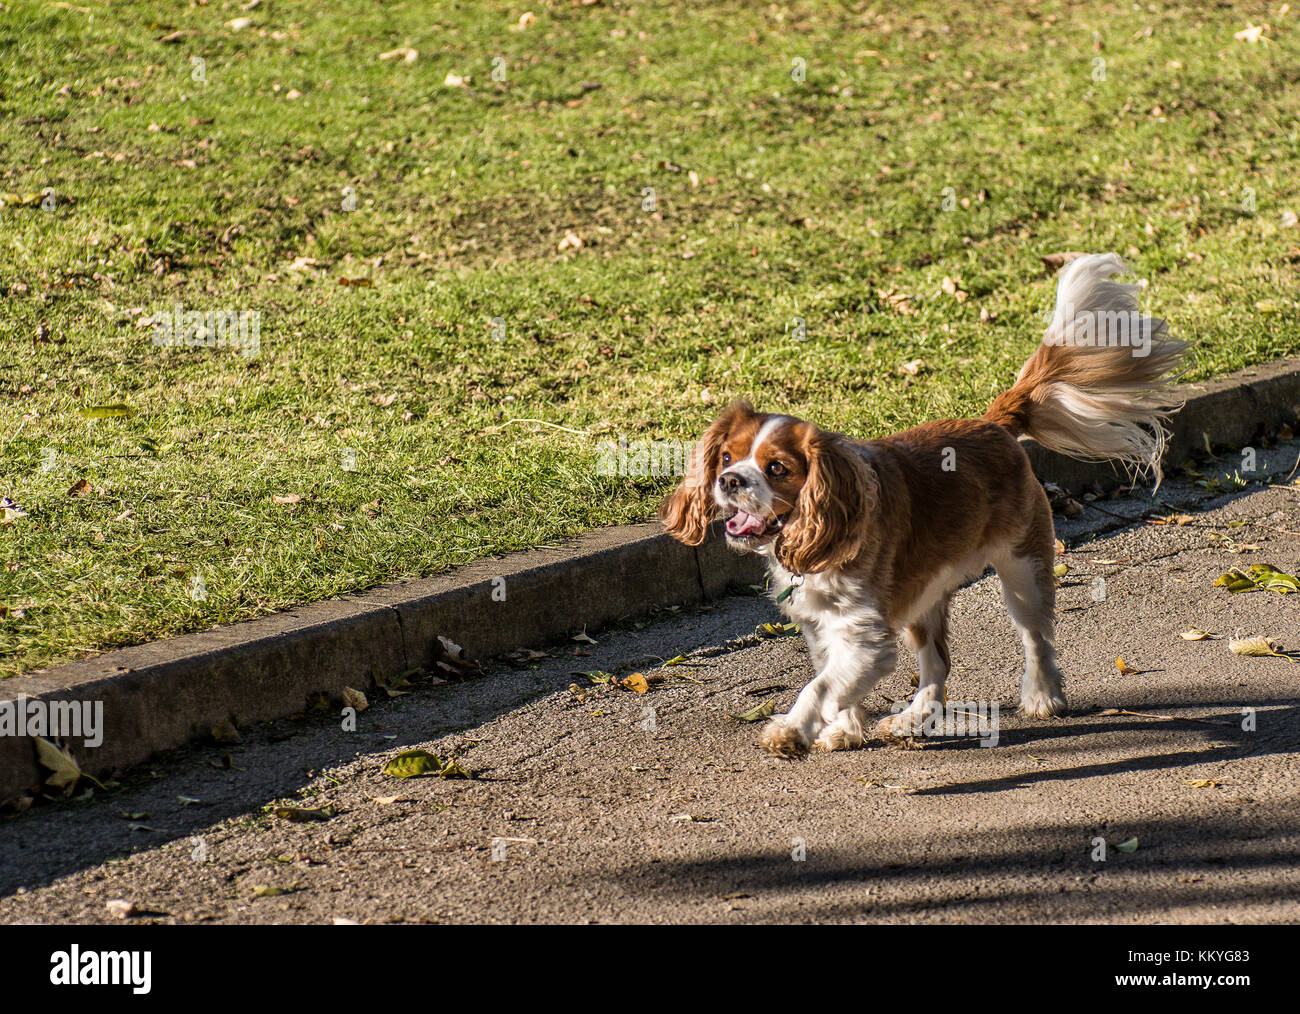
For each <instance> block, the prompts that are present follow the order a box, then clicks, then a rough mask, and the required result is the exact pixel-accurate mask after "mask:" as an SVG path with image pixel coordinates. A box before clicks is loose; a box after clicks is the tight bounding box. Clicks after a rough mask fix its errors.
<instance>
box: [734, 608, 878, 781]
mask: <svg viewBox="0 0 1300 1014" xmlns="http://www.w3.org/2000/svg"><path fill="white" fill-rule="evenodd" d="M805 631H806V633H807V635H808V647H809V654H810V655H811V656H812V661H813V667H814V669H815V670H816V673H817V675H816V677H814V679H813V680H812V681H811V682H810V683H808V685H807V686H805V687H804V688H803V690H801V691H800V692H799V697H798V698H797V699H796V700H795V702H794V707H792V708H791V709H790V711H789V712H788V713H787V714H784V715H777V716H775V717H774V718H773V719H772V721H771V722H769V723H768V724H767V726H766V727H765V728H764V729H763V732H762V735H761V736H760V737H759V743H760V745H761V746H762V747H763V749H764V750H766V751H767V752H768V753H771V754H776V755H777V756H778V757H798V756H801V755H802V754H804V753H806V752H807V750H808V748H809V747H810V746H813V745H814V744H815V745H817V746H818V747H819V748H822V749H827V750H843V749H848V748H849V747H854V746H861V745H862V743H863V741H864V739H865V731H864V730H863V726H862V718H863V715H862V708H861V702H862V698H863V697H865V696H866V695H867V694H868V693H869V692H870V690H871V688H872V687H873V686H875V685H876V683H877V682H879V681H880V680H881V679H882V678H883V677H885V676H887V675H889V673H890V672H892V671H893V668H894V661H895V648H894V634H893V632H892V631H891V630H890V629H889V627H888V625H887V624H886V623H885V622H884V621H883V620H882V619H881V618H880V617H879V616H876V615H862V616H855V617H852V618H844V617H836V618H834V619H831V620H827V619H819V620H818V621H816V624H815V625H808V626H806V627H805Z"/></svg>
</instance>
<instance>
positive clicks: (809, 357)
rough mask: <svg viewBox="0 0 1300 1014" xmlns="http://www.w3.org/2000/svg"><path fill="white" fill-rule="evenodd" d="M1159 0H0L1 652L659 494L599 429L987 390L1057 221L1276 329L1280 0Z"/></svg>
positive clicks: (341, 584)
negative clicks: (602, 465) (162, 335)
mask: <svg viewBox="0 0 1300 1014" xmlns="http://www.w3.org/2000/svg"><path fill="white" fill-rule="evenodd" d="M1159 6H1160V5H1154V4H1153V5H1146V4H1142V5H1133V4H1129V3H1112V4H1102V5H1098V4H1097V3H1093V2H1086V3H1085V2H1079V3H1050V2H1046V3H1009V2H1008V3H983V2H968V0H963V2H947V3H932V4H913V3H893V4H887V5H880V6H879V7H871V6H868V5H860V4H856V3H849V2H843V3H822V4H812V3H805V4H765V3H764V4H756V3H751V2H715V0H709V2H700V3H660V4H653V3H642V2H636V3H616V2H609V0H606V2H600V3H595V4H592V5H585V4H583V3H570V2H568V0H565V2H561V0H554V2H553V3H549V4H546V3H542V2H540V0H539V2H537V3H535V4H533V5H532V6H511V5H502V4H450V3H433V4H430V3H415V2H398V3H382V4H375V3H370V4H360V3H357V4H346V3H342V2H337V0H326V2H320V0H313V2H305V0H301V2H300V0H262V2H261V3H259V4H257V5H255V6H253V7H252V8H251V9H248V10H244V9H242V8H241V6H240V4H238V3H236V2H233V0H230V2H215V0H214V2H208V3H202V2H201V3H199V4H198V5H188V6H187V5H182V4H174V5H172V4H169V5H160V4H146V3H133V2H114V3H112V4H111V5H110V4H107V3H105V2H102V0H78V2H76V3H49V2H34V0H4V2H2V3H0V122H2V123H3V125H4V126H3V129H2V130H0V193H3V194H4V195H6V196H4V197H0V200H3V201H4V202H5V207H3V208H0V292H2V293H3V300H4V302H3V306H4V310H3V314H2V316H0V496H7V497H9V498H10V499H11V501H12V503H13V505H15V506H12V507H10V509H9V510H8V511H6V512H3V514H4V518H5V520H6V521H7V523H2V524H0V556H3V566H2V567H0V675H13V674H16V673H20V672H24V671H29V670H31V669H34V668H37V667H41V666H45V665H49V664H52V663H56V662H60V661H65V660H68V659H72V658H77V657H82V656H84V655H86V654H88V653H92V652H96V651H100V650H103V649H106V648H109V647H113V646H118V645H125V644H131V643H137V642H140V641H145V640H150V639H154V638H157V637H161V636H165V635H169V634H176V633H180V632H184V631H190V630H198V629H203V628H206V627H208V626H211V625H213V624H217V623H228V622H231V621H234V620H238V619H241V618H245V617H249V616H255V615H258V614H261V613H265V612H268V611H271V610H275V609H280V608H283V607H285V606H288V605H291V604H294V603H298V602H302V601H305V600H310V599H316V598H321V597H325V596H330V595H334V594H337V593H340V592H344V591H348V590H354V589H360V588H364V587H367V586H370V585H374V584H377V583H380V582H384V581H389V580H392V579H395V578H399V577H407V576H414V575H427V574H431V573H435V572H437V571H439V570H442V569H445V568H447V567H451V566H454V565H456V564H459V563H463V562H465V561H468V560H471V559H474V558H477V557H482V556H485V555H490V554H497V553H504V552H508V551H511V550H517V549H523V548H526V547H531V546H538V545H545V544H550V543H554V542H555V541H557V540H559V539H562V538H564V537H565V536H569V535H572V534H574V533H576V532H579V531H581V530H583V529H587V528H592V527H595V526H599V525H608V524H614V523H619V522H627V521H634V520H642V519H646V518H649V517H651V516H652V513H653V511H654V508H655V506H656V505H657V503H658V501H659V499H660V498H661V496H662V495H663V494H664V492H665V491H666V490H667V489H668V488H669V486H670V485H671V482H672V480H671V478H657V477H654V476H636V475H633V476H627V475H624V476H619V475H612V476H611V475H604V474H601V470H600V469H599V468H598V464H599V457H600V447H601V441H604V440H618V439H619V438H623V439H625V440H628V441H633V442H635V441H639V440H656V441H661V440H688V439H690V438H691V437H693V436H695V435H697V434H698V433H699V431H700V430H701V429H702V427H703V426H704V425H705V424H706V422H707V421H708V419H709V418H710V416H711V414H712V413H713V412H715V411H716V408H717V406H718V405H719V404H720V403H722V402H724V401H725V400H727V399H728V398H731V397H734V396H741V395H743V396H747V397H750V398H752V399H753V400H755V401H756V402H757V403H758V404H759V405H760V406H762V407H765V408H779V409H782V410H787V411H791V412H794V413H800V414H805V415H807V416H810V417H812V418H814V419H815V420H816V421H818V422H820V423H822V424H823V425H826V426H828V427H834V428H840V429H843V430H845V431H847V432H849V433H852V434H854V435H871V434H878V433H881V432H884V431H888V430H891V429H895V428H900V427H903V426H906V425H910V424H913V423H915V422H918V421H921V420H923V419H925V418H928V417H933V416H943V415H956V414H966V413H978V412H980V411H982V410H983V408H984V407H985V405H986V404H987V402H988V401H989V399H990V398H991V397H992V395H993V394H994V393H995V392H996V391H997V390H998V389H1000V388H1001V387H1002V386H1004V385H1006V384H1007V383H1008V382H1009V381H1010V379H1011V378H1012V377H1013V376H1014V374H1015V371H1016V369H1017V368H1018V366H1019V363H1020V362H1021V360H1022V359H1023V358H1024V356H1026V355H1027V354H1028V352H1029V350H1030V348H1031V347H1032V346H1033V344H1034V343H1035V342H1036V341H1037V339H1038V336H1039V333H1040V330H1041V326H1042V321H1043V314H1044V312H1045V311H1046V310H1047V309H1048V308H1049V305H1050V302H1051V296H1052V284H1053V279H1052V278H1051V277H1050V275H1049V274H1048V273H1047V272H1046V271H1045V270H1044V268H1043V265H1042V263H1041V261H1040V257H1041V256H1042V255H1045V254H1050V253H1054V252H1060V251H1067V250H1087V251H1104V250H1116V251H1118V252H1120V253H1124V254H1126V255H1127V256H1128V257H1129V258H1130V259H1131V260H1132V261H1133V263H1134V264H1135V265H1136V267H1137V268H1138V270H1139V271H1140V272H1141V273H1142V274H1143V276H1145V277H1147V278H1149V279H1150V280H1151V287H1150V289H1149V293H1148V302H1149V305H1151V306H1152V307H1154V308H1155V309H1157V310H1159V311H1160V312H1162V313H1164V314H1165V315H1167V316H1168V317H1170V318H1171V319H1172V320H1173V321H1174V323H1175V326H1176V327H1177V329H1178V330H1179V331H1181V332H1182V333H1183V334H1185V335H1187V336H1190V337H1192V338H1193V339H1194V340H1195V341H1196V343H1197V349H1198V352H1197V363H1196V369H1195V371H1194V376H1196V377H1204V376H1208V375H1213V374H1217V373H1221V372H1225V371H1228V370H1232V369H1235V368H1237V367H1240V366H1242V365H1245V364H1248V363H1252V362H1258V361H1262V360H1268V359H1271V358H1275V357H1277V356H1280V355H1284V354H1288V353H1293V352H1295V351H1296V350H1297V349H1298V348H1300V329H1298V328H1297V324H1298V323H1300V307H1298V306H1297V301H1296V285H1295V283H1296V270H1297V264H1298V263H1300V246H1298V245H1297V244H1300V229H1297V227H1296V225H1295V216H1294V214H1293V213H1294V212H1300V158H1298V157H1297V155H1298V153H1300V129H1298V128H1297V110H1298V109H1300V87H1297V85H1298V82H1300V40H1298V36H1297V32H1296V30H1295V22H1296V17H1297V14H1298V13H1300V12H1297V11H1290V12H1284V11H1283V10H1282V9H1281V8H1279V7H1276V6H1274V5H1265V4H1235V5H1231V6H1229V5H1214V6H1210V5H1206V6H1205V7H1200V6H1198V5H1187V6H1172V7H1169V8H1166V9H1158V7H1159ZM898 8H906V12H898ZM235 19H245V20H246V21H247V22H248V23H247V24H242V23H241V22H239V21H236V20H235ZM232 22H233V23H232ZM1251 25H1253V26H1255V27H1256V28H1260V27H1262V26H1267V28H1266V29H1264V30H1263V31H1261V32H1258V33H1251V34H1258V39H1257V41H1254V42H1251V41H1248V40H1249V35H1248V36H1245V37H1243V38H1242V39H1237V38H1234V35H1235V33H1238V32H1242V31H1243V30H1244V29H1247V28H1248V27H1249V26H1251ZM406 48H409V49H410V50H413V51H414V52H415V54H416V55H415V56H414V58H413V59H409V60H408V59H407V58H406V54H405V53H404V52H402V53H399V54H397V55H394V56H390V58H389V59H381V58H380V56H381V54H385V53H390V54H391V52H392V51H394V50H404V49H406ZM494 71H495V75H494ZM797 78H802V80H798V79H797ZM457 79H463V80H461V81H460V82H459V83H457ZM566 237H567V238H566ZM344 282H346V283H356V284H342V283H344ZM178 305H179V306H181V307H183V308H184V310H186V311H197V312H206V311H227V310H228V311H231V312H235V313H239V312H247V313H257V314H260V319H259V320H260V335H259V342H260V348H259V351H258V354H257V355H256V356H248V355H245V354H243V353H242V352H241V351H240V350H237V349H229V348H220V349H218V348H185V347H161V346H158V345H155V344H154V341H153V336H154V329H153V327H152V324H151V322H152V321H153V320H154V318H155V317H157V316H159V315H160V314H161V313H162V312H163V311H172V309H173V308H174V307H176V306H178ZM801 322H802V323H801ZM917 360H920V363H917ZM904 364H910V369H911V370H915V371H917V372H916V375H915V376H913V375H912V374H911V373H910V372H909V371H908V370H904V369H903V366H904ZM118 404H121V405H126V406H128V407H129V408H130V409H131V410H132V412H133V414H131V415H119V416H112V417H106V418H98V417H96V416H97V415H102V413H96V412H93V411H92V412H91V413H90V414H89V415H87V414H86V412H85V410H87V409H92V408H93V407H95V406H104V405H118ZM522 420H540V422H535V421H522ZM548 424H549V425H548ZM82 480H85V481H84V483H83V482H82ZM74 488H75V491H76V492H75V493H70V492H69V491H70V490H74ZM78 494H80V495H78ZM295 497H296V498H299V499H298V500H297V501H296V502H283V501H286V500H288V501H292V500H294V498H295ZM277 498H279V500H277ZM16 508H21V512H22V513H21V514H20V513H18V512H17V510H16Z"/></svg>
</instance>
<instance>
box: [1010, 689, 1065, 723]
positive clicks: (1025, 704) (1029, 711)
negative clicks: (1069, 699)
mask: <svg viewBox="0 0 1300 1014" xmlns="http://www.w3.org/2000/svg"><path fill="white" fill-rule="evenodd" d="M1067 708H1068V705H1067V704H1066V703H1065V694H1064V693H1063V692H1062V691H1060V690H1048V689H1045V688H1035V689H1033V690H1028V691H1026V692H1025V693H1023V694H1021V695H1020V713H1021V714H1022V715H1024V716H1025V717H1026V718H1038V719H1045V718H1060V717H1061V716H1062V715H1064V714H1065V712H1066V709H1067Z"/></svg>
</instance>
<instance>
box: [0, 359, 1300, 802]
mask: <svg viewBox="0 0 1300 1014" xmlns="http://www.w3.org/2000/svg"><path fill="white" fill-rule="evenodd" d="M1187 390H1188V401H1187V404H1186V406H1185V407H1184V408H1183V410H1182V411H1181V412H1180V413H1179V414H1178V415H1177V416H1175V418H1174V421H1173V435H1172V437H1171V439H1170V442H1169V446H1168V448H1167V451H1166V462H1167V463H1173V464H1176V463H1177V462H1180V461H1182V460H1184V459H1185V458H1186V457H1187V456H1188V455H1189V453H1191V452H1192V451H1193V450H1196V449H1203V448H1204V445H1205V439H1206V437H1208V439H1209V441H1210V442H1211V443H1212V444H1217V445H1220V446H1222V445H1228V446H1233V447H1245V446H1249V445H1250V444H1251V443H1252V441H1255V440H1256V439H1257V438H1258V437H1259V436H1260V435H1261V434H1262V433H1264V432H1267V431H1271V430H1274V429H1276V428H1277V427H1279V426H1281V425H1282V424H1283V423H1288V424H1293V425H1294V424H1295V423H1296V419H1297V411H1298V409H1300V359H1289V360H1280V361H1278V362H1274V363H1270V364H1268V365H1265V366H1259V367H1252V368H1249V369H1246V370H1242V371H1240V372H1239V373H1236V374H1233V375H1232V376H1230V377H1226V378H1223V379H1221V380H1216V381H1212V382H1209V383H1205V384H1195V385H1189V386H1188V388H1187ZM1026 450H1027V451H1028V452H1029V455H1030V459H1031V461H1032V462H1033V465H1034V470H1035V472H1036V473H1037V475H1038V477H1039V478H1040V479H1042V480H1044V481H1050V482H1055V483H1057V484H1058V485H1060V486H1062V487H1064V488H1066V489H1071V490H1079V489H1082V488H1084V487H1088V486H1092V485H1098V486H1100V487H1102V488H1103V489H1113V488H1115V487H1116V486H1118V485H1121V484H1122V483H1123V482H1124V481H1125V478H1126V477H1125V476H1124V474H1123V472H1122V471H1121V470H1119V469H1117V468H1116V467H1114V466H1113V465H1111V464H1108V463H1087V462H1078V461H1074V460H1073V459H1070V458H1064V457H1062V456H1060V455H1056V454H1052V453H1050V452H1047V451H1044V450H1043V449H1042V448H1041V447H1038V446H1037V445H1035V444H1033V443H1032V442H1030V443H1028V444H1027V447H1026ZM762 577H763V572H762V567H761V566H760V562H759V560H758V558H757V557H753V556H742V555H739V554H736V553H732V552H730V551H728V550H727V549H726V546H725V544H724V543H723V541H722V539H721V538H720V537H718V535H717V533H716V532H715V534H714V536H713V537H712V538H710V539H709V540H708V541H706V542H705V544H704V545H702V546H700V547H699V548H697V549H690V548H688V547H685V546H682V545H680V544H678V543H676V542H674V541H673V540H672V539H670V538H668V537H667V536H665V535H664V534H663V533H662V531H661V530H660V528H659V526H658V525H657V524H644V525H628V526H623V527H618V528H608V529H602V530H599V531H595V532H589V533H587V534H585V535H582V536H580V537H579V538H577V539H575V540H574V541H573V543H572V544H571V545H570V546H568V547H566V548H564V549H558V550H549V549H542V550H534V551H532V552H527V553H518V554H514V555H511V556H509V557H506V558H504V559H499V560H483V561H479V562H477V563H473V564H470V565H468V566H466V567H462V568H459V569H457V570H455V571H453V572H451V573H449V574H445V575H442V576H439V577H433V578H427V579H423V580H417V581H407V582H402V583H400V584H396V585H386V586H383V587H380V588H375V589H373V590H371V591H367V592H364V593H361V594H357V595H350V596H345V597H342V598H338V599H332V600H330V601H327V602H316V603H312V604H309V605H305V606H302V607H301V608H298V609H293V610H289V611H287V612H285V613H280V614H277V615H274V616H267V617H263V618H260V619H256V620H249V621H246V622H244V623H238V624H234V625H232V626H229V627H223V628H218V629H216V630H210V631H205V632H203V633H199V634H187V635H185V636H182V637H176V638H172V639H169V640H166V641H159V642H156V643H153V644H144V645H139V646H136V647H132V648H125V649H122V650H119V651H113V652H109V653H106V654H104V655H101V656H98V657H96V658H93V659H90V660H88V661H85V662H75V663H72V664H70V665H64V666H60V667H58V668H56V669H51V670H47V671H44V672H39V673H36V674H34V675H32V676H27V677H19V678H15V679H10V680H5V681H3V682H0V702H4V701H6V700H13V699H16V698H18V697H26V698H28V699H41V700H44V701H49V702H54V701H67V702H74V701H75V702H102V703H103V730H102V731H103V742H102V744H101V745H100V746H98V747H93V748H92V747H86V746H84V745H83V744H81V743H80V742H77V741H75V740H74V741H73V742H71V743H69V744H68V747H69V750H70V752H71V753H72V755H73V756H74V757H75V758H76V759H77V762H78V763H79V764H80V765H81V767H82V769H83V770H84V771H86V772H88V773H90V774H92V775H95V776H97V777H103V776H106V775H110V774H112V773H114V772H117V771H121V770H123V769H125V768H127V767H130V766H131V765H134V764H139V763H141V762H142V761H144V760H146V759H148V757H149V756H150V755H151V754H153V753H155V752H157V751H160V750H165V749H170V748H172V747H176V746H180V745H181V744H183V743H186V742H189V741H191V740H193V739H195V738H196V737H199V736H202V735H205V734H207V733H208V731H209V730H211V729H212V728H213V727H214V726H216V725H218V724H220V723H221V722H223V721H226V720H228V719H230V720H233V721H235V723H236V724H237V725H239V726H241V727H242V726H245V725H247V724H249V723H252V722H258V721H265V720H269V719H273V718H281V717H284V716H285V715H290V714H294V713H296V712H299V711H302V710H303V708H304V706H305V704H306V702H307V700H308V698H309V697H310V696H311V695H313V694H316V693H320V692H324V693H327V694H330V695H332V696H337V695H338V694H339V693H340V692H341V691H342V689H343V688H344V687H346V686H352V687H356V688H357V689H361V690H366V689H369V687H370V686H371V685H372V684H373V682H374V679H375V677H376V676H380V677H387V676H391V675H393V674H395V673H398V672H401V671H403V670H405V669H410V668H416V667H430V666H432V665H433V664H434V663H435V662H436V661H437V659H438V658H439V657H440V650H441V649H440V646H439V640H438V637H439V635H442V636H445V637H448V638H450V639H451V640H453V641H455V642H457V643H458V644H460V645H461V646H462V647H463V648H464V649H465V654H466V655H467V656H469V657H471V658H489V657H491V656H493V655H498V654H500V653H502V652H505V651H510V650H514V649H518V648H525V647H534V646H538V645H541V644H545V643H547V642H549V641H553V640H555V639H556V638H558V637H561V636H564V635H566V634H569V633H571V632H573V631H576V630H578V629H583V628H585V629H586V630H588V631H589V632H591V631H596V630H598V629H600V628H601V627H603V626H606V625H608V624H610V623H614V622H617V621H619V620H622V619H627V618H631V617H634V616H637V615H641V614H644V613H646V612H648V611H649V610H650V609H651V608H652V607H655V606H666V605H694V604H698V603H701V602H705V601H708V600H711V599H715V598H718V597H720V596H723V595H725V594H727V593H728V592H730V591H734V590H738V589H740V588H743V587H744V586H746V585H749V584H754V583H757V582H759V581H761V580H762ZM43 777H44V773H43V769H41V768H40V766H39V765H38V764H37V762H36V751H35V748H34V743H33V740H32V739H31V738H30V737H26V736H22V737H20V736H2V735H0V803H4V802H7V801H10V800H12V799H14V798H16V797H17V796H19V795H20V794H22V793H24V792H26V791H30V790H32V789H34V788H36V787H37V786H38V785H40V783H41V781H42V779H43Z"/></svg>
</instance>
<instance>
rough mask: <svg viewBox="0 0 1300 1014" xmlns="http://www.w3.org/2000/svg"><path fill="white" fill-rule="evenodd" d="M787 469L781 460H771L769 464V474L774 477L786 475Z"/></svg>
mask: <svg viewBox="0 0 1300 1014" xmlns="http://www.w3.org/2000/svg"><path fill="white" fill-rule="evenodd" d="M786 471H787V469H786V467H785V465H783V464H781V462H779V461H773V462H770V463H769V464H768V466H767V474H768V475H770V476H771V477H772V478H773V479H779V478H781V476H783V475H785V473H786Z"/></svg>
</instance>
